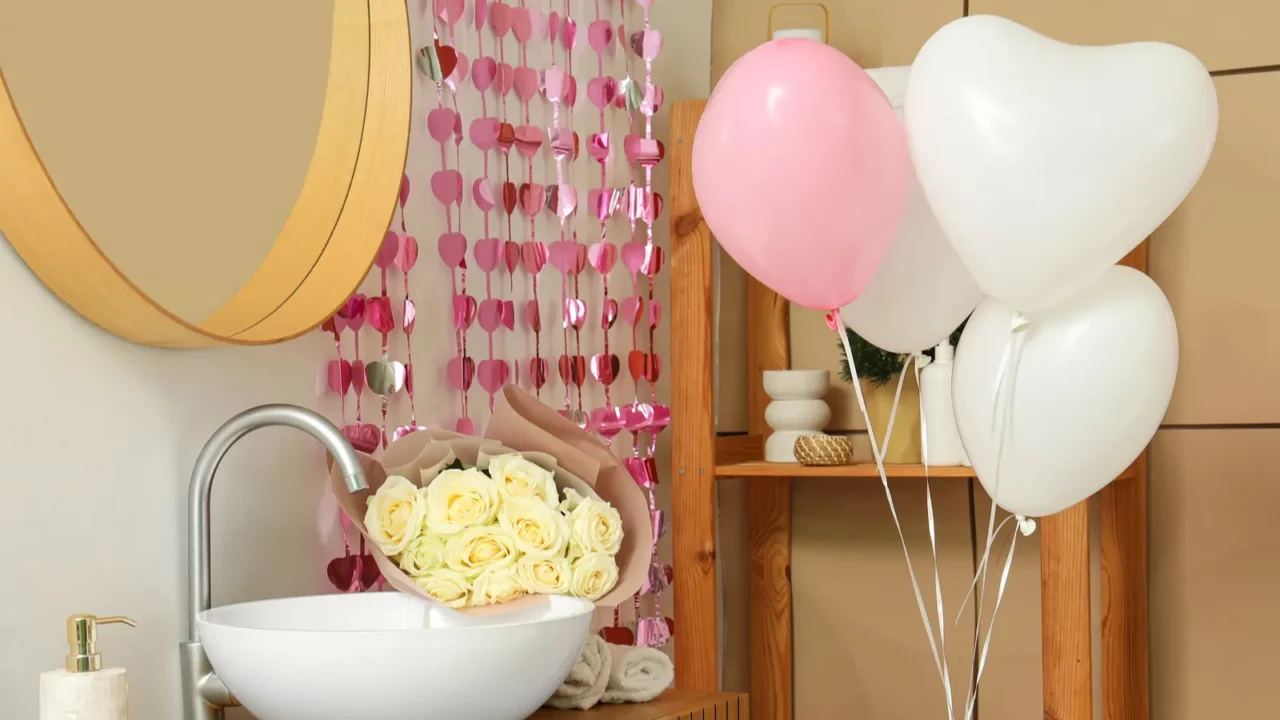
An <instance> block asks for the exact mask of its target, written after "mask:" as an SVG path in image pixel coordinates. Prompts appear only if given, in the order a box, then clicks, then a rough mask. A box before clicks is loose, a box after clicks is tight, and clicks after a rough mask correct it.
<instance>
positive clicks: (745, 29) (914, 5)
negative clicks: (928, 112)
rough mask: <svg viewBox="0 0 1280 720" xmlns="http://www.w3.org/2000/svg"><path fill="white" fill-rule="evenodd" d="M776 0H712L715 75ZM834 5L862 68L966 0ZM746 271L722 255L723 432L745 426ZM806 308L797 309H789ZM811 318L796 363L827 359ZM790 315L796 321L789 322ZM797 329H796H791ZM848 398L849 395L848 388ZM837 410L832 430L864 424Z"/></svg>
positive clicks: (755, 35)
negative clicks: (713, 7) (791, 319)
mask: <svg viewBox="0 0 1280 720" xmlns="http://www.w3.org/2000/svg"><path fill="white" fill-rule="evenodd" d="M776 4H777V3H776V2H774V1H773V0H716V2H715V17H714V22H713V24H712V29H711V44H712V50H711V55H712V57H711V62H712V73H713V80H718V79H719V78H720V75H721V74H722V73H723V72H724V71H725V69H726V68H728V67H729V65H731V64H733V61H734V60H737V59H738V58H739V57H740V56H741V55H742V54H743V53H745V52H747V51H748V50H750V49H752V48H754V47H756V46H757V45H759V44H760V43H762V42H764V41H765V39H766V37H767V35H768V29H769V22H768V16H769V8H771V7H773V6H774V5H776ZM826 5H827V7H829V8H830V9H831V41H832V44H833V45H835V46H836V47H838V48H840V49H841V50H843V51H844V52H845V53H847V54H848V55H849V56H851V57H852V58H853V59H854V60H856V61H857V62H858V63H859V64H861V65H862V66H863V67H882V66H886V65H906V64H909V63H910V62H911V61H912V59H914V58H915V54H916V51H918V50H919V49H920V46H921V45H923V44H924V41H925V40H927V39H929V36H930V35H932V34H933V33H934V31H936V30H937V29H938V28H940V27H942V26H943V25H945V24H946V23H947V22H949V21H951V20H954V19H955V18H958V17H960V16H961V14H962V13H963V12H964V3H963V0H912V1H911V2H881V1H878V0H828V2H827V3H826ZM820 19H821V13H816V14H815V13H814V11H813V10H812V9H803V8H796V9H786V10H780V11H779V12H778V15H777V21H778V22H777V25H778V26H779V27H798V26H807V27H813V26H815V25H816V24H818V23H820V21H821V20H820ZM746 287H747V286H746V277H745V275H744V273H743V272H742V268H740V267H738V265H737V263H735V262H734V261H733V259H732V258H730V257H729V256H728V255H726V254H724V253H723V252H722V253H721V254H720V303H721V305H720V317H719V320H720V324H719V327H718V331H717V334H718V342H719V372H720V386H719V393H720V394H719V399H718V400H717V405H718V409H719V415H718V419H719V428H720V430H721V431H724V432H743V431H745V430H746V429H747V402H746V393H745V388H746V384H747V365H746V361H747V356H746V336H747V319H746V314H745V311H746V302H747V290H746ZM802 312H805V311H803V310H801V309H799V308H796V309H794V310H793V315H794V314H799V313H802ZM813 320H814V318H808V319H805V320H802V322H803V323H804V324H803V325H802V328H803V332H802V334H801V336H800V337H793V339H792V347H791V357H792V363H793V365H794V366H795V367H798V368H799V367H826V365H825V364H822V363H828V364H829V363H832V362H834V359H832V358H831V357H829V356H831V355H832V347H831V340H832V338H831V333H830V332H829V331H827V330H826V326H825V325H823V324H822V322H821V320H822V319H821V316H820V315H819V316H817V317H816V320H817V321H818V326H819V327H821V329H822V331H823V332H821V333H816V332H815V333H810V332H808V330H809V329H811V328H812V327H813V325H814V323H813ZM794 322H795V321H794V320H793V323H794ZM793 331H794V329H793ZM850 396H851V393H850ZM829 399H831V400H832V402H833V407H834V409H835V410H836V412H835V414H834V416H833V423H832V427H833V428H840V429H849V428H854V427H862V425H863V423H862V422H861V420H857V421H856V423H855V422H854V420H853V418H852V415H856V414H857V413H856V412H854V413H852V414H851V413H849V412H848V410H847V409H848V407H849V405H848V400H847V398H845V397H843V396H840V395H838V394H837V396H835V397H832V398H829Z"/></svg>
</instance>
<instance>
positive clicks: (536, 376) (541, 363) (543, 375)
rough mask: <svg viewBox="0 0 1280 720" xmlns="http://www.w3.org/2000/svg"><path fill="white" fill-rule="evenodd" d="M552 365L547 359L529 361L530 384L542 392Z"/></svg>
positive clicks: (531, 359)
mask: <svg viewBox="0 0 1280 720" xmlns="http://www.w3.org/2000/svg"><path fill="white" fill-rule="evenodd" d="M549 367H550V363H548V362H547V359H546V358H530V359H529V382H531V383H533V387H534V388H535V389H537V390H541V389H542V386H543V385H546V384H547V370H548V368H549Z"/></svg>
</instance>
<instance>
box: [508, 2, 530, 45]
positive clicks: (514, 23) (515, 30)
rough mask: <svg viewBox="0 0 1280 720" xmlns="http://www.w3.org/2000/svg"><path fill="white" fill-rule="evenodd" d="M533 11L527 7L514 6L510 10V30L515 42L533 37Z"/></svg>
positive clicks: (521, 41) (525, 40)
mask: <svg viewBox="0 0 1280 720" xmlns="http://www.w3.org/2000/svg"><path fill="white" fill-rule="evenodd" d="M533 25H534V22H533V11H532V10H530V9H528V8H515V9H513V10H512V11H511V32H512V34H513V35H515V36H516V42H519V43H527V42H529V40H530V39H532V38H533Z"/></svg>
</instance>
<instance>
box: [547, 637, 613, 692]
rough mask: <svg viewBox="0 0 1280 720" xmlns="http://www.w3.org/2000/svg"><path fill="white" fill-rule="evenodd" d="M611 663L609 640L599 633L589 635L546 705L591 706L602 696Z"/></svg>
mask: <svg viewBox="0 0 1280 720" xmlns="http://www.w3.org/2000/svg"><path fill="white" fill-rule="evenodd" d="M612 667H613V656H612V654H611V653H610V652H609V644H608V643H606V642H605V641H604V638H602V637H600V636H599V635H595V634H593V635H591V636H589V637H588V638H587V644H586V646H584V647H583V648H582V655H581V656H580V657H579V658H578V662H576V663H574V665H573V669H572V670H570V671H569V677H567V678H565V679H564V682H563V683H561V684H560V687H558V688H556V693H555V694H554V695H552V696H551V699H550V700H548V701H547V702H546V706H547V707H550V708H555V709H557V710H590V709H591V708H593V707H595V705H596V703H598V702H600V699H601V698H602V697H603V696H604V692H605V688H606V687H607V686H608V684H609V677H610V671H611V670H612Z"/></svg>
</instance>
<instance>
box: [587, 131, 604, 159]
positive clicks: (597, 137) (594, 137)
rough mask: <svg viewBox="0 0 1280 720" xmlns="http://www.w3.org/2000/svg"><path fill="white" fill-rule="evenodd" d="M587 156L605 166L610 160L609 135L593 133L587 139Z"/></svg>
mask: <svg viewBox="0 0 1280 720" xmlns="http://www.w3.org/2000/svg"><path fill="white" fill-rule="evenodd" d="M587 154H588V155H590V156H591V158H592V159H593V160H595V161H596V162H598V163H600V164H601V165H603V164H604V163H605V161H607V160H608V159H609V133H592V134H591V136H590V137H588V138H587Z"/></svg>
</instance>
